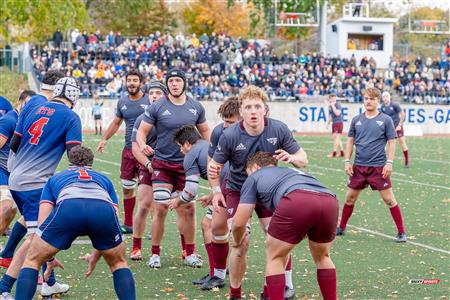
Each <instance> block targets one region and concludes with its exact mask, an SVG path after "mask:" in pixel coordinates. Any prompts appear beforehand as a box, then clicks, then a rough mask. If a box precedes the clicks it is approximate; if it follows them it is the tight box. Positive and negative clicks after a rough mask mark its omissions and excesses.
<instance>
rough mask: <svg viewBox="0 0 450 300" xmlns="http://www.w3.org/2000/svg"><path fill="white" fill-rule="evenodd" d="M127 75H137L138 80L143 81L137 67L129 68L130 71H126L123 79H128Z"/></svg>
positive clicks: (142, 76)
mask: <svg viewBox="0 0 450 300" xmlns="http://www.w3.org/2000/svg"><path fill="white" fill-rule="evenodd" d="M128 76H137V77H139V82H141V83H142V82H144V75H142V73H141V72H139V70H137V69H131V70H130V71H128V73H127V75H125V80H127V79H128Z"/></svg>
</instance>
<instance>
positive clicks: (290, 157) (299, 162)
mask: <svg viewBox="0 0 450 300" xmlns="http://www.w3.org/2000/svg"><path fill="white" fill-rule="evenodd" d="M274 158H275V159H276V160H278V161H282V162H285V163H290V164H292V165H293V166H294V167H296V168H304V167H306V166H307V165H308V156H307V155H306V152H305V150H303V148H300V149H299V150H298V151H297V152H296V153H294V154H289V153H288V152H286V151H285V150H283V149H278V150H276V151H275V155H274Z"/></svg>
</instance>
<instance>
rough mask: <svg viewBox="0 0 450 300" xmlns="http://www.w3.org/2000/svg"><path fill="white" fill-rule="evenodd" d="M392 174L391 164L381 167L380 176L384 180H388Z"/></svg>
mask: <svg viewBox="0 0 450 300" xmlns="http://www.w3.org/2000/svg"><path fill="white" fill-rule="evenodd" d="M391 174H392V164H385V165H384V167H383V171H382V172H381V175H382V176H383V178H384V179H386V178H388V177H389V176H391Z"/></svg>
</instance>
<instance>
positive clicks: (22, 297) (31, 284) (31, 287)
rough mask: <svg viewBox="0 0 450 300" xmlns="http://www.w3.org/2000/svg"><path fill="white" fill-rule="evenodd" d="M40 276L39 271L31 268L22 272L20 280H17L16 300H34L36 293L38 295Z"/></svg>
mask: <svg viewBox="0 0 450 300" xmlns="http://www.w3.org/2000/svg"><path fill="white" fill-rule="evenodd" d="M38 276H39V272H38V270H35V269H31V268H23V269H22V270H20V274H19V279H17V287H16V300H29V299H33V296H34V293H36V286H37V282H38Z"/></svg>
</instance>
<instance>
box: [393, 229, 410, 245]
mask: <svg viewBox="0 0 450 300" xmlns="http://www.w3.org/2000/svg"><path fill="white" fill-rule="evenodd" d="M407 240H408V238H407V237H406V233H404V232H403V233H398V234H397V238H396V239H395V242H396V243H406V241H407Z"/></svg>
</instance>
